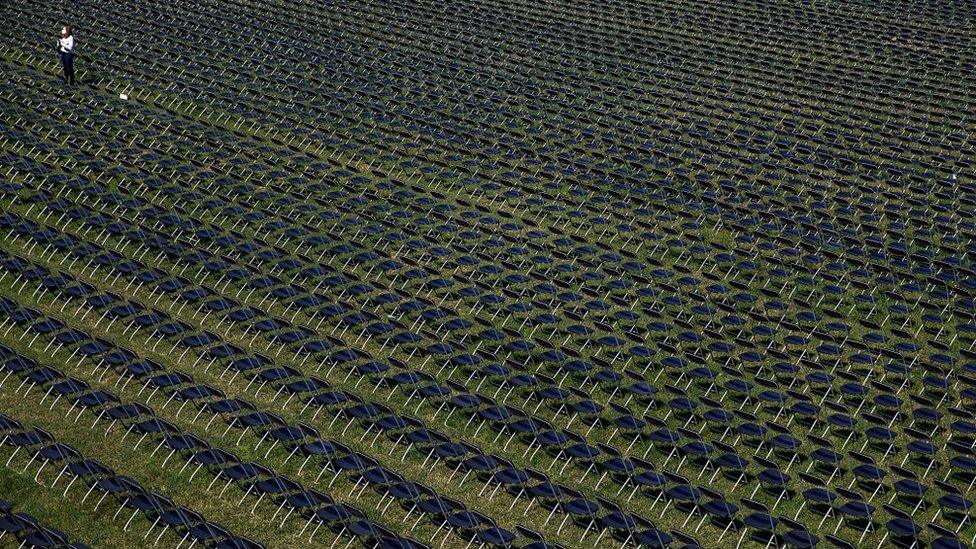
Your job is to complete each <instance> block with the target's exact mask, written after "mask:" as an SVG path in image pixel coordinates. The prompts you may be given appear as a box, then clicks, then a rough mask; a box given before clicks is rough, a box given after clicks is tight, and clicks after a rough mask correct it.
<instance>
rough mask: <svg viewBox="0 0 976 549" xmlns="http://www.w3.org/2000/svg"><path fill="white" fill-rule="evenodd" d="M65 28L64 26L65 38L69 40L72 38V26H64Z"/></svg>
mask: <svg viewBox="0 0 976 549" xmlns="http://www.w3.org/2000/svg"><path fill="white" fill-rule="evenodd" d="M63 26H64V37H65V38H67V37H69V36H71V25H63Z"/></svg>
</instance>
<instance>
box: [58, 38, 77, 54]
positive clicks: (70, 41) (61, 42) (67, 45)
mask: <svg viewBox="0 0 976 549" xmlns="http://www.w3.org/2000/svg"><path fill="white" fill-rule="evenodd" d="M58 46H59V47H60V48H61V51H62V52H63V53H67V52H69V51H71V50H72V49H73V48H74V47H75V37H74V36H69V37H67V38H58Z"/></svg>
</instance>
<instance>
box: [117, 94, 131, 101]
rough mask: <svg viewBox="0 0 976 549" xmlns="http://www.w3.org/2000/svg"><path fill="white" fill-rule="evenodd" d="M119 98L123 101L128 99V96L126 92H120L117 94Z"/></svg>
mask: <svg viewBox="0 0 976 549" xmlns="http://www.w3.org/2000/svg"><path fill="white" fill-rule="evenodd" d="M119 99H121V100H123V101H125V100H127V99H129V96H128V95H127V94H124V93H120V94H119Z"/></svg>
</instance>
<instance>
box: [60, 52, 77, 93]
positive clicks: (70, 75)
mask: <svg viewBox="0 0 976 549" xmlns="http://www.w3.org/2000/svg"><path fill="white" fill-rule="evenodd" d="M74 57H75V54H73V53H71V52H70V51H68V52H64V51H63V52H61V66H62V67H63V68H64V79H65V81H67V82H68V85H69V86H74V85H75V65H74Z"/></svg>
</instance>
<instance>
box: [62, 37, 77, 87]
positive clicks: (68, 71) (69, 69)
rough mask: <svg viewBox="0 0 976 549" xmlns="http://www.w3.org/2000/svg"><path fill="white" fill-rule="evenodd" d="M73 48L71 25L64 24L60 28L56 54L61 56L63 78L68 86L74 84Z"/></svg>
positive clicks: (73, 38) (73, 39)
mask: <svg viewBox="0 0 976 549" xmlns="http://www.w3.org/2000/svg"><path fill="white" fill-rule="evenodd" d="M74 49H75V37H74V36H72V34H71V27H69V26H68V25H65V26H64V27H62V28H61V38H59V39H58V54H59V55H60V56H61V67H62V68H63V69H64V80H65V82H67V83H68V85H69V86H74V85H75V66H74V56H75V54H74Z"/></svg>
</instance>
